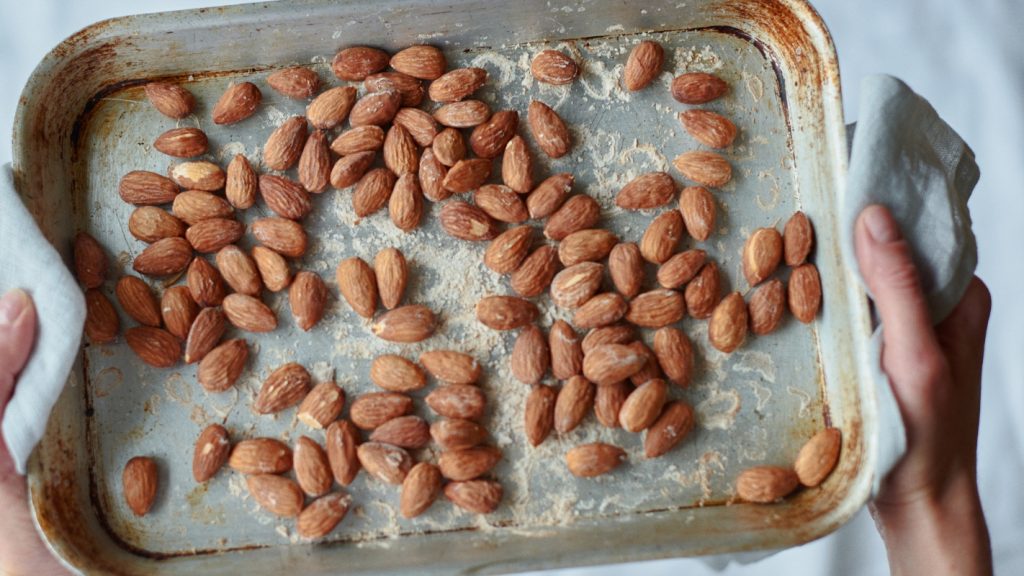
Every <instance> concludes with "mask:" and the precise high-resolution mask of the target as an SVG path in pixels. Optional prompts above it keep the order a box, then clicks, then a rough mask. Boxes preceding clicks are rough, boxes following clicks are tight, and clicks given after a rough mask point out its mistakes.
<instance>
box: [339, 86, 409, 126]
mask: <svg viewBox="0 0 1024 576" xmlns="http://www.w3.org/2000/svg"><path fill="white" fill-rule="evenodd" d="M401 106H402V95H401V94H399V93H398V90H396V89H394V88H391V89H388V90H382V91H380V92H371V93H369V94H366V95H364V96H363V97H362V98H360V99H359V100H356V103H355V104H354V105H353V106H352V111H351V112H349V114H348V123H349V125H351V126H352V127H353V128H355V127H358V126H371V125H372V126H383V125H385V124H389V123H390V122H391V121H392V120H393V119H394V118H395V114H397V113H398V109H399V108H400V107H401Z"/></svg>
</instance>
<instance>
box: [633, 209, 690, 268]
mask: <svg viewBox="0 0 1024 576" xmlns="http://www.w3.org/2000/svg"><path fill="white" fill-rule="evenodd" d="M682 236H683V217H682V215H681V214H680V213H679V211H678V210H670V211H668V212H663V213H661V214H659V215H658V216H657V217H656V218H655V219H654V220H652V221H651V223H650V224H649V225H648V226H647V229H646V230H644V235H643V238H641V239H640V255H641V256H643V257H644V260H647V261H648V262H651V263H653V264H661V263H662V262H665V261H666V260H668V259H669V258H670V257H671V256H672V253H673V252H675V250H676V245H678V244H679V239H680V238H682Z"/></svg>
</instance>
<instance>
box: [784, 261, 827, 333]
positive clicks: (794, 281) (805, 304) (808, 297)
mask: <svg viewBox="0 0 1024 576" xmlns="http://www.w3.org/2000/svg"><path fill="white" fill-rule="evenodd" d="M788 300H789V311H790V312H792V313H793V316H795V317H796V319H797V320H799V321H801V322H803V323H804V324H809V323H810V322H811V321H813V320H814V317H815V316H817V315H818V310H819V309H820V308H821V277H819V276H818V269H817V268H816V267H815V266H814V264H801V265H800V266H797V267H796V268H794V269H793V272H791V273H790V275H789V298H788Z"/></svg>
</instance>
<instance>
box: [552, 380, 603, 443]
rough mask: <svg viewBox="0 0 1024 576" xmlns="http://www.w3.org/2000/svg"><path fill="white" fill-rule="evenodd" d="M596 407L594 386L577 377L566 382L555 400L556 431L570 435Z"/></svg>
mask: <svg viewBox="0 0 1024 576" xmlns="http://www.w3.org/2000/svg"><path fill="white" fill-rule="evenodd" d="M593 406H594V384H593V383H591V382H590V381H589V380H587V379H586V378H584V377H583V376H580V375H576V376H572V377H570V378H569V379H568V380H566V382H565V384H563V385H562V389H561V390H559V391H558V398H557V399H556V400H555V430H557V431H558V433H559V434H568V433H569V432H572V431H573V430H575V429H576V427H577V426H579V424H580V422H582V421H583V419H584V418H585V417H586V416H587V413H588V412H590V409H591V408H593Z"/></svg>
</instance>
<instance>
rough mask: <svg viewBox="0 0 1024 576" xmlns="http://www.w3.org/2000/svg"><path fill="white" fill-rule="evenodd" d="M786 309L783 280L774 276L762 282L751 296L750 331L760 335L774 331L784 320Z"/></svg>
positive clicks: (749, 307) (749, 308) (749, 306)
mask: <svg viewBox="0 0 1024 576" xmlns="http://www.w3.org/2000/svg"><path fill="white" fill-rule="evenodd" d="M785 309H786V289H785V288H784V287H783V286H782V281H781V280H779V279H777V278H773V279H771V280H769V281H768V282H767V283H765V284H762V285H761V286H760V287H758V289H757V290H755V291H754V295H753V296H751V297H750V304H749V305H748V312H749V315H750V331H751V332H753V333H754V334H756V335H758V336H763V335H765V334H768V333H770V332H773V331H774V330H775V329H776V328H778V326H779V323H780V322H781V321H782V313H783V312H784V311H785Z"/></svg>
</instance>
